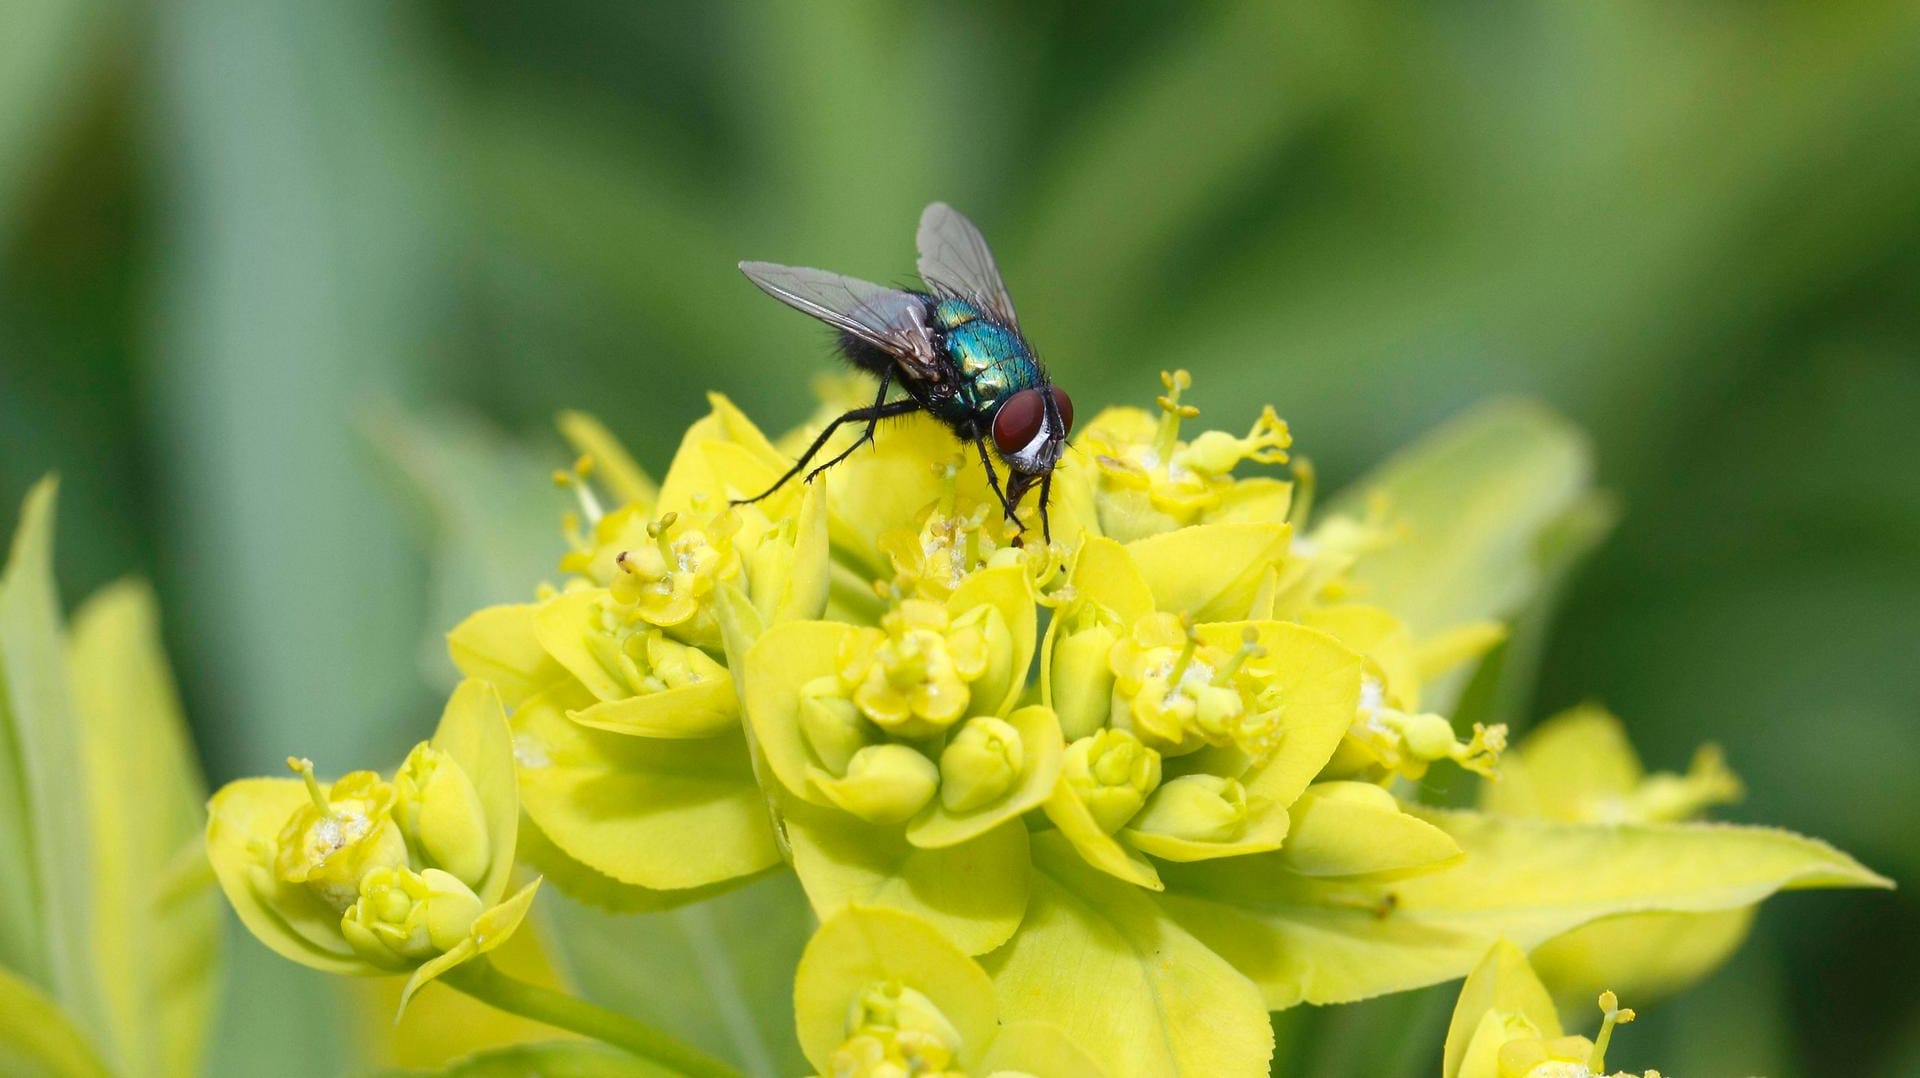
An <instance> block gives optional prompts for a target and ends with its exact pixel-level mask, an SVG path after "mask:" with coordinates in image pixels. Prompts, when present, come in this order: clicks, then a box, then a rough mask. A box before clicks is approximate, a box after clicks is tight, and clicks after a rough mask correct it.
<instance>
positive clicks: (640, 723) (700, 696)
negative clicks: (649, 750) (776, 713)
mask: <svg viewBox="0 0 1920 1078" xmlns="http://www.w3.org/2000/svg"><path fill="white" fill-rule="evenodd" d="M567 717H568V718H570V719H572V720H573V721H575V722H577V723H579V724H581V725H582V726H591V727H593V728H594V729H596V730H606V731H608V732H609V733H615V734H630V735H633V736H635V737H659V738H668V739H686V738H703V737H714V736H716V735H718V734H724V733H726V732H727V731H729V730H732V729H734V728H735V727H736V726H738V725H739V722H740V701H739V698H737V697H736V696H734V694H733V679H732V678H731V677H728V676H726V671H725V670H721V671H720V673H719V675H718V676H715V677H712V678H710V679H709V680H706V681H701V682H697V683H695V684H692V685H683V686H681V687H680V688H677V689H665V690H662V691H660V692H650V693H646V694H643V695H641V696H629V697H627V698H625V699H623V700H601V701H599V702H598V703H595V704H593V705H592V706H591V707H586V708H582V709H581V710H579V711H570V712H568V713H567Z"/></svg>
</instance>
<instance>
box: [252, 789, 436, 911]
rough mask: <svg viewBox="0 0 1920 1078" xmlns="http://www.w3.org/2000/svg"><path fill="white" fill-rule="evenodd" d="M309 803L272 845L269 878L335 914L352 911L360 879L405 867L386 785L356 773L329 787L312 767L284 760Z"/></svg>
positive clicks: (404, 845) (402, 843) (391, 794)
mask: <svg viewBox="0 0 1920 1078" xmlns="http://www.w3.org/2000/svg"><path fill="white" fill-rule="evenodd" d="M287 766H288V767H289V768H291V769H293V771H294V773H295V774H297V775H299V776H300V778H301V781H302V782H304V783H305V785H306V792H307V796H308V798H309V799H310V800H309V801H308V802H307V803H306V804H303V805H300V806H299V807H298V808H296V809H295V810H294V811H293V812H292V814H290V815H289V816H287V818H286V823H284V824H283V825H281V827H280V833H279V835H278V836H277V837H276V839H275V841H274V851H275V852H274V859H273V870H274V875H275V876H276V877H277V878H278V879H280V880H281V881H283V882H285V883H297V884H305V885H306V886H307V888H308V889H309V890H311V891H312V892H313V893H314V895H315V896H316V897H318V898H319V899H320V900H321V901H322V902H324V903H326V904H327V905H329V906H333V907H334V908H336V909H345V908H346V907H347V906H349V905H351V904H352V903H353V901H354V898H355V896H356V895H357V894H358V893H359V887H360V877H362V876H364V875H366V874H367V873H368V872H372V871H374V870H376V869H382V868H389V867H392V866H394V865H404V864H405V863H406V861H407V843H406V839H405V838H403V837H402V836H401V834H400V828H399V827H398V826H397V825H396V824H395V823H394V822H393V801H394V792H393V785H392V784H391V783H388V782H385V781H382V780H381V778H380V776H379V775H377V774H375V773H373V772H371V771H355V772H353V773H352V774H350V775H347V776H345V777H343V778H341V779H340V780H339V781H337V782H335V783H333V784H332V785H331V786H330V787H324V788H323V787H322V786H321V785H320V782H319V780H318V779H315V778H314V777H313V761H311V760H304V759H296V758H293V757H288V758H287Z"/></svg>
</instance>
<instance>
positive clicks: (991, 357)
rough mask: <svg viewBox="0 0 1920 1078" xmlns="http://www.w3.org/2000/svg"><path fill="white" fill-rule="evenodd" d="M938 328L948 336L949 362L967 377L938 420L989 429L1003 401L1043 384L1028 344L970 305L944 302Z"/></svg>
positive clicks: (937, 312) (944, 404)
mask: <svg viewBox="0 0 1920 1078" xmlns="http://www.w3.org/2000/svg"><path fill="white" fill-rule="evenodd" d="M933 323H934V326H935V327H937V328H938V329H940V330H942V331H943V333H942V338H941V340H942V342H943V346H944V347H945V349H946V352H947V358H948V359H950V360H952V361H953V364H954V366H955V367H957V368H959V370H960V373H961V374H962V375H963V376H964V377H963V378H962V381H961V386H960V392H959V393H958V394H956V395H955V396H953V397H952V398H950V399H949V400H946V401H942V402H940V404H939V406H937V407H936V409H935V412H936V414H937V415H938V416H939V418H941V419H943V420H946V421H948V422H964V421H967V420H972V421H974V422H975V423H979V424H984V423H986V422H987V421H988V419H989V418H990V417H991V416H992V415H993V411H994V409H995V408H997V407H998V406H999V404H1000V402H1001V401H1003V400H1006V399H1007V398H1008V397H1009V396H1012V395H1013V394H1014V393H1017V392H1019V391H1020V390H1022V389H1033V388H1036V387H1038V386H1039V385H1040V384H1041V377H1040V364H1039V363H1038V362H1037V361H1036V360H1035V359H1034V358H1033V352H1032V351H1031V350H1030V349H1028V347H1027V342H1026V341H1024V340H1022V339H1021V338H1020V334H1019V333H1018V332H1017V331H1015V330H1013V329H1011V328H1009V327H1007V326H1003V325H1001V324H1000V323H998V322H994V321H990V320H989V319H987V318H984V317H982V316H981V313H980V311H979V309H978V308H976V307H974V306H973V305H972V304H971V303H968V302H966V301H965V300H959V299H943V300H940V301H939V303H937V304H936V305H935V306H934V309H933Z"/></svg>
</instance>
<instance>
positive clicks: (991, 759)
mask: <svg viewBox="0 0 1920 1078" xmlns="http://www.w3.org/2000/svg"><path fill="white" fill-rule="evenodd" d="M1025 759H1026V753H1025V750H1024V748H1023V746H1022V745H1021V742H1020V731H1018V730H1016V729H1014V728H1013V726H1012V724H1010V723H1007V722H1005V721H1002V720H1000V719H995V718H988V717H984V716H983V717H980V718H973V719H968V720H967V722H966V725H965V726H962V727H961V728H960V732H959V733H958V734H956V735H955V736H954V738H953V740H951V741H949V742H947V747H946V749H945V751H943V752H941V754H940V803H941V804H943V805H945V806H947V809H948V810H949V811H952V812H967V811H969V810H972V809H977V808H980V807H982V806H984V805H990V804H992V803H994V802H995V801H998V800H999V799H1000V797H1001V796H1002V795H1004V794H1005V793H1006V792H1007V791H1008V790H1010V789H1012V788H1013V784H1014V783H1015V782H1016V781H1017V780H1018V779H1019V778H1020V767H1021V765H1022V764H1023V763H1024V762H1025Z"/></svg>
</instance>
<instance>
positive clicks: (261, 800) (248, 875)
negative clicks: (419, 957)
mask: <svg viewBox="0 0 1920 1078" xmlns="http://www.w3.org/2000/svg"><path fill="white" fill-rule="evenodd" d="M305 804H308V799H307V791H306V787H305V786H303V785H302V784H301V783H300V782H299V781H297V780H294V779H241V780H239V781H238V782H230V783H228V784H226V785H225V786H222V787H221V788H220V790H219V792H218V793H215V794H214V795H213V800H212V801H210V802H208V803H207V858H208V860H210V861H211V862H212V863H213V871H214V875H215V876H217V877H218V878H219V880H220V889H221V890H222V891H224V892H225V893H226V896H227V902H228V903H230V904H231V905H232V906H233V910H234V912H235V913H237V914H239V915H240V923H242V924H244V925H246V926H247V930H248V931H249V932H252V933H253V935H254V938H255V939H258V940H259V941H260V942H261V943H264V944H266V945H267V946H268V947H271V948H272V949H273V950H274V951H276V952H278V953H279V954H280V955H281V956H283V957H285V958H290V959H292V960H293V961H295V962H298V963H300V964H301V965H303V966H311V967H313V968H314V969H317V970H322V971H325V972H327V973H346V974H366V973H373V972H377V971H376V970H375V969H374V967H373V966H372V965H370V964H368V963H367V962H366V961H365V960H364V959H362V958H360V957H359V956H358V955H356V954H354V952H353V948H352V947H351V946H349V945H348V944H347V941H346V938H345V937H344V936H342V935H341V934H340V912H339V911H338V910H336V909H334V908H333V907H331V906H328V905H327V904H325V903H323V902H321V901H320V900H319V899H318V898H316V897H314V895H313V893H312V892H311V891H309V890H308V889H307V888H305V887H302V886H299V885H297V884H283V883H280V882H279V881H278V880H277V879H276V878H275V877H274V873H273V854H272V851H273V848H274V841H275V839H276V838H277V837H278V836H279V834H280V829H281V827H283V826H284V825H285V824H286V822H287V818H288V817H290V816H292V815H293V812H294V810H295V809H297V808H299V807H300V806H302V805H305Z"/></svg>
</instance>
